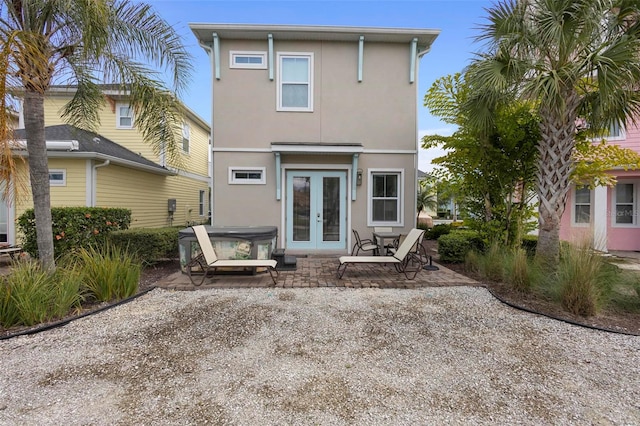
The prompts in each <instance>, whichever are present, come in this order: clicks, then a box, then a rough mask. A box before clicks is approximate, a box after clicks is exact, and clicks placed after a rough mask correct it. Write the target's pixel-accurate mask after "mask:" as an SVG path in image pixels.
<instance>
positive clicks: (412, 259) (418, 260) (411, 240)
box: [337, 228, 426, 280]
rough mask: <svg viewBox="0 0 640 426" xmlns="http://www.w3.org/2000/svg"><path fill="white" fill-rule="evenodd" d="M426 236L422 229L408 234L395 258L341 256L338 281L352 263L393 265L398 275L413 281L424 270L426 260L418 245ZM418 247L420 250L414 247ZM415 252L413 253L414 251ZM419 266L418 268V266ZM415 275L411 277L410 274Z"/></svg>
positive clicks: (413, 230)
mask: <svg viewBox="0 0 640 426" xmlns="http://www.w3.org/2000/svg"><path fill="white" fill-rule="evenodd" d="M423 234H424V230H422V229H415V228H414V229H412V230H411V231H409V234H407V237H406V238H405V239H404V241H403V242H402V244H400V246H399V247H398V249H397V250H396V252H395V254H394V255H393V256H341V257H340V265H338V271H337V275H338V279H342V276H343V275H344V272H345V271H346V270H347V267H348V266H349V265H351V264H352V263H360V264H367V263H368V264H385V263H391V264H393V265H394V266H395V268H396V271H398V273H403V274H404V276H405V277H406V278H407V279H408V280H413V279H414V278H415V277H416V275H418V272H420V271H421V270H422V267H423V266H424V264H425V261H426V259H424V258H423V256H422V255H421V253H420V252H419V247H420V245H417V244H416V243H417V242H418V240H419V239H420V238H421V237H422V235H423ZM416 246H417V247H418V249H416V248H414V247H416ZM412 250H413V251H412ZM416 265H417V266H416ZM411 272H412V273H413V275H411V276H409V273H411Z"/></svg>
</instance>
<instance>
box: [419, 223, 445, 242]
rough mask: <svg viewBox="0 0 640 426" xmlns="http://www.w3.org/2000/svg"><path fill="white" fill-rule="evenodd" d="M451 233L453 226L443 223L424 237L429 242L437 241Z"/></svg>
mask: <svg viewBox="0 0 640 426" xmlns="http://www.w3.org/2000/svg"><path fill="white" fill-rule="evenodd" d="M449 232H451V225H449V224H448V223H441V224H439V225H435V226H434V227H433V228H431V229H429V230H428V231H426V232H425V233H424V237H425V238H426V239H427V240H437V239H438V238H440V237H441V236H442V235H446V234H448V233H449Z"/></svg>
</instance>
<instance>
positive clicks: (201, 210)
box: [198, 189, 207, 217]
mask: <svg viewBox="0 0 640 426" xmlns="http://www.w3.org/2000/svg"><path fill="white" fill-rule="evenodd" d="M206 199H207V196H206V191H205V190H204V189H201V190H200V191H199V192H198V214H199V215H200V217H204V206H205V201H206Z"/></svg>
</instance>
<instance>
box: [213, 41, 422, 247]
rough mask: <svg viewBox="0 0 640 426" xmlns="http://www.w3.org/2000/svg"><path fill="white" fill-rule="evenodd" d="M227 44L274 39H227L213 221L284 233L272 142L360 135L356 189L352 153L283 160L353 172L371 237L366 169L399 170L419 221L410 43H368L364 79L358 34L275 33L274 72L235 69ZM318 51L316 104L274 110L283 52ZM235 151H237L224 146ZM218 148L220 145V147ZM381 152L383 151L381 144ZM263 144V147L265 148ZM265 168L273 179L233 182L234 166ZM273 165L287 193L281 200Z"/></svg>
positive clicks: (408, 222)
mask: <svg viewBox="0 0 640 426" xmlns="http://www.w3.org/2000/svg"><path fill="white" fill-rule="evenodd" d="M230 50H239V51H267V50H268V46H267V41H266V40H265V41H254V40H226V39H222V40H221V42H220V80H214V83H213V87H214V89H213V90H214V123H215V126H214V151H216V152H215V153H214V222H215V224H216V225H237V226H242V225H275V226H278V229H279V232H280V244H282V243H283V242H284V238H283V235H282V234H283V233H284V232H286V226H285V223H284V216H285V211H286V208H285V207H286V186H285V184H286V179H285V177H284V175H282V171H281V170H279V171H276V169H275V167H276V160H275V156H274V154H273V153H272V152H270V150H271V144H272V143H274V142H297V143H301V142H305V143H307V142H312V143H358V144H362V146H363V149H364V152H363V153H362V154H360V156H359V163H358V168H359V169H362V170H363V182H362V185H361V186H357V188H356V196H357V197H356V198H357V199H356V200H355V201H354V200H352V197H351V190H350V188H351V179H350V176H351V174H352V173H354V171H352V170H351V168H352V156H351V155H302V154H284V153H283V154H282V156H281V162H282V167H283V168H286V169H287V170H289V169H292V168H298V166H299V168H300V169H305V168H307V167H309V166H310V165H315V166H318V165H320V167H322V168H324V169H325V170H333V169H340V170H345V171H347V177H348V184H347V191H346V193H345V198H346V202H347V205H348V209H347V212H348V222H347V226H348V229H346V234H347V235H348V239H347V241H346V242H345V247H344V250H345V251H346V250H348V249H350V247H351V245H352V244H353V243H352V241H351V229H350V228H355V229H358V230H359V231H361V232H362V235H366V236H370V233H371V232H372V230H373V227H372V226H369V223H368V221H367V215H368V185H369V178H368V176H369V169H372V168H374V169H390V170H394V171H397V170H402V171H403V173H404V182H403V185H402V187H403V222H404V224H403V226H402V227H394V230H397V231H399V232H406V231H408V230H409V229H411V228H413V227H414V226H415V217H416V215H415V212H414V209H415V193H416V158H417V152H416V150H417V142H416V139H417V130H416V129H417V116H416V114H417V111H416V109H417V107H416V105H417V99H416V93H417V92H416V85H417V82H416V83H414V84H411V83H410V82H409V67H410V51H409V45H408V44H402V45H400V44H392V43H367V42H366V41H365V43H364V67H363V81H362V82H358V81H357V71H358V43H357V42H355V43H347V42H328V41H323V42H320V41H302V42H296V41H282V40H275V41H274V66H275V67H276V69H275V70H274V77H275V78H274V80H273V81H270V80H269V77H268V76H269V72H268V70H267V69H235V68H233V69H231V68H229V57H230V56H229V52H230ZM278 52H288V53H295V52H298V53H308V52H311V53H313V55H314V56H313V112H282V111H277V105H276V103H277V89H278V83H277V72H278V70H277V67H278V60H277V53H278ZM225 149H226V150H230V151H232V150H237V151H236V152H225ZM218 150H220V151H218ZM381 150H382V151H384V152H379V151H381ZM260 151H262V152H260ZM229 166H235V167H265V168H266V184H264V185H230V184H229V182H228V181H229V179H228V167H229ZM276 172H277V173H280V174H281V176H282V179H281V194H282V198H281V200H277V199H276Z"/></svg>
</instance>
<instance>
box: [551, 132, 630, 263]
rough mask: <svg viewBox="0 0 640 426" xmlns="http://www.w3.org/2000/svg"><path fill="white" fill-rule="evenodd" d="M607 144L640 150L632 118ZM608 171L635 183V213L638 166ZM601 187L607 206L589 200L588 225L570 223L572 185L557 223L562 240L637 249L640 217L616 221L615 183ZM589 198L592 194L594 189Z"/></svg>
mask: <svg viewBox="0 0 640 426" xmlns="http://www.w3.org/2000/svg"><path fill="white" fill-rule="evenodd" d="M607 143H609V144H615V145H618V146H620V147H623V148H628V149H631V150H633V151H635V152H636V153H640V129H639V128H638V127H637V126H634V125H633V124H632V123H631V122H629V123H627V126H626V131H625V137H624V139H622V140H611V141H608V142H607ZM609 173H610V174H612V175H614V176H616V178H617V181H618V183H619V184H624V183H634V184H636V192H635V199H634V202H635V214H636V216H637V215H638V212H639V211H640V203H639V202H638V198H640V171H638V170H628V171H624V170H610V171H609ZM600 190H601V191H604V194H605V200H606V206H601V205H596V204H595V202H592V207H591V223H590V224H588V225H576V224H575V223H573V215H574V213H573V209H574V197H575V195H574V194H575V186H572V187H571V190H570V191H569V194H568V197H567V205H566V209H565V212H564V214H563V216H562V220H561V226H560V238H561V239H562V240H565V241H573V242H579V241H584V240H585V239H593V240H594V246H595V247H596V248H599V249H600V250H605V251H609V250H614V251H615V250H623V251H638V250H640V220H638V219H639V218H638V217H636V218H635V222H636V223H635V224H628V225H626V224H625V225H620V224H616V223H615V221H616V213H615V210H616V209H615V205H614V202H615V201H614V197H615V195H614V194H615V186H613V187H607V188H603V189H600ZM591 193H592V200H593V198H594V191H592V192H591ZM594 220H598V221H599V222H600V223H603V224H604V226H602V227H601V228H598V229H596V227H595V226H594Z"/></svg>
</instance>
